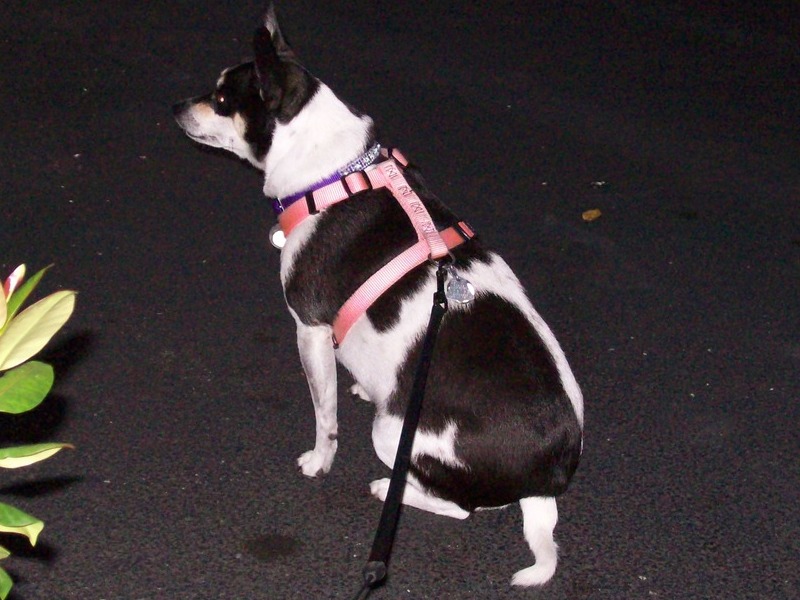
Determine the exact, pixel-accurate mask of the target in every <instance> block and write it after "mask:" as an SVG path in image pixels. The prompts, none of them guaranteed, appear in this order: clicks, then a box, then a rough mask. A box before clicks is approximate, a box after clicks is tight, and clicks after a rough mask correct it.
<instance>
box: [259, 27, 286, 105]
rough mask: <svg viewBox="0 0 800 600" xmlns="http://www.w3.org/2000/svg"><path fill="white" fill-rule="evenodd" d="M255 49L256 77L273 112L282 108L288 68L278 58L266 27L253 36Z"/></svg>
mask: <svg viewBox="0 0 800 600" xmlns="http://www.w3.org/2000/svg"><path fill="white" fill-rule="evenodd" d="M253 49H254V50H255V55H256V57H255V64H256V75H257V76H258V85H259V88H260V91H261V97H262V98H263V99H264V102H265V103H266V104H267V108H269V110H271V111H273V110H275V109H276V108H278V106H280V103H281V100H282V99H283V89H284V85H285V83H286V66H285V65H284V63H283V61H282V60H281V59H280V56H278V51H277V50H276V49H275V45H274V44H273V43H272V33H271V32H270V31H269V29H267V26H266V25H262V26H261V27H259V28H258V29H256V33H255V35H254V36H253Z"/></svg>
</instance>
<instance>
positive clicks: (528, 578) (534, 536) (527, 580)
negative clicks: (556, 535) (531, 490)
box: [511, 497, 558, 587]
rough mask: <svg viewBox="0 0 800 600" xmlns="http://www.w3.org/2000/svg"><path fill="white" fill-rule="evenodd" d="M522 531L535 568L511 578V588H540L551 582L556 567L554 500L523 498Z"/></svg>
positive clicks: (556, 512)
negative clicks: (514, 586) (531, 553)
mask: <svg viewBox="0 0 800 600" xmlns="http://www.w3.org/2000/svg"><path fill="white" fill-rule="evenodd" d="M519 505H520V507H521V508H522V521H523V525H522V529H523V531H524V533H525V540H526V541H527V542H528V546H530V549H531V552H533V555H534V556H535V557H536V564H535V565H533V566H531V567H528V568H526V569H522V570H521V571H517V572H516V573H514V576H513V577H512V578H511V585H518V586H524V587H527V586H532V585H543V584H545V583H547V582H548V581H550V578H551V577H552V576H553V574H554V573H555V572H556V565H557V564H558V546H557V545H556V543H555V542H554V541H553V530H554V529H555V528H556V523H558V508H557V507H556V499H555V498H540V497H533V498H523V499H522V500H520V501H519Z"/></svg>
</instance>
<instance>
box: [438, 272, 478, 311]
mask: <svg viewBox="0 0 800 600" xmlns="http://www.w3.org/2000/svg"><path fill="white" fill-rule="evenodd" d="M448 274H449V277H448V280H447V285H446V286H445V288H444V295H445V296H446V297H447V300H448V302H455V303H456V304H469V303H470V302H472V301H473V300H475V286H474V285H472V284H471V283H470V282H469V281H467V280H466V279H464V278H463V277H459V276H458V273H456V272H455V270H454V269H452V268H451V269H448Z"/></svg>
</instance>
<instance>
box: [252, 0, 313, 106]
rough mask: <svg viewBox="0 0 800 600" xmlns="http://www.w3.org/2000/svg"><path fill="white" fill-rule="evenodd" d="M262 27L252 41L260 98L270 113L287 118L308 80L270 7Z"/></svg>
mask: <svg viewBox="0 0 800 600" xmlns="http://www.w3.org/2000/svg"><path fill="white" fill-rule="evenodd" d="M263 23H264V24H263V25H262V26H261V27H259V28H258V29H256V33H255V36H254V37H253V49H254V50H255V55H256V56H255V65H256V75H257V76H258V83H259V86H260V88H261V97H262V98H263V99H264V102H265V103H266V104H267V108H268V109H269V110H270V111H277V112H278V113H279V118H290V117H291V116H293V115H294V114H295V113H296V111H297V110H299V106H300V104H301V103H302V100H303V98H305V95H306V91H307V88H308V85H309V77H308V75H307V74H306V72H305V70H304V69H303V68H302V67H301V66H300V64H299V63H298V62H297V60H296V57H295V53H294V51H293V50H292V49H291V48H290V47H289V44H288V43H287V42H286V39H285V38H284V37H283V34H282V33H281V30H280V27H278V21H277V19H276V18H275V7H274V6H273V4H272V3H270V5H269V8H268V9H267V12H266V14H265V16H264V21H263Z"/></svg>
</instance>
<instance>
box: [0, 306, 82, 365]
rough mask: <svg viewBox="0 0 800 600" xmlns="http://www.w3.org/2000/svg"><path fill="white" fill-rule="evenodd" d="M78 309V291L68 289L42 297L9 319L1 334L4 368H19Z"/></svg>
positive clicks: (0, 352) (2, 363)
mask: <svg viewBox="0 0 800 600" xmlns="http://www.w3.org/2000/svg"><path fill="white" fill-rule="evenodd" d="M12 298H13V297H12ZM74 308H75V292H72V291H67V290H64V291H61V292H55V293H54V294H50V295H49V296H47V297H46V298H43V299H41V300H39V301H38V302H37V303H36V304H33V305H31V306H29V307H28V308H26V309H25V310H23V311H22V312H21V313H20V314H19V315H17V317H15V318H14V319H12V320H11V321H9V322H8V324H7V325H6V328H5V331H3V332H2V334H0V371H4V370H6V369H10V368H12V367H16V366H17V365H18V364H20V363H23V362H25V361H26V360H28V359H29V358H30V357H31V356H33V355H34V354H36V353H37V352H39V350H41V349H42V348H44V346H45V344H47V342H49V341H50V338H51V337H53V336H54V335H55V333H56V332H57V331H58V330H59V329H61V327H62V326H63V325H64V323H66V322H67V319H69V317H70V315H71V314H72V311H73V309H74Z"/></svg>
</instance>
